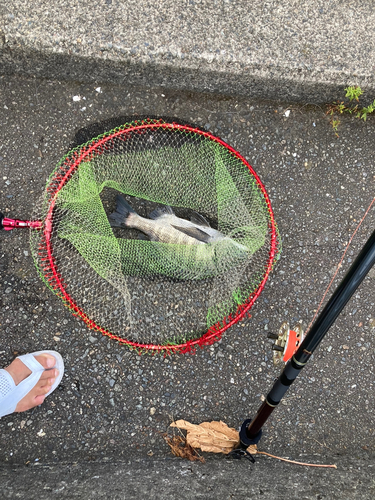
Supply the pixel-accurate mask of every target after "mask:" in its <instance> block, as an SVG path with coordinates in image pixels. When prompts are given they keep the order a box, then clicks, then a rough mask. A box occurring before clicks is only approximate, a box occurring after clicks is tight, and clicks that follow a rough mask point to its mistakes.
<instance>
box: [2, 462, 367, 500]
mask: <svg viewBox="0 0 375 500" xmlns="http://www.w3.org/2000/svg"><path fill="white" fill-rule="evenodd" d="M305 458H306V457H305ZM310 458H311V457H310ZM336 458H337V457H336ZM336 463H337V465H338V469H337V470H334V469H316V468H310V469H309V470H306V468H304V467H299V466H291V465H289V464H285V463H282V462H276V461H273V460H271V459H267V458H264V459H260V460H259V461H258V462H257V463H256V464H255V465H251V464H249V463H248V462H244V461H241V462H230V461H227V460H226V459H212V460H210V461H209V462H207V463H205V464H200V463H199V464H197V463H189V462H188V463H186V462H183V461H182V460H180V459H172V460H166V459H158V460H150V459H147V460H132V461H128V462H125V463H124V462H123V463H116V462H115V463H111V464H108V463H107V464H93V463H91V464H88V463H85V464H77V463H75V464H69V465H66V466H61V465H60V466H57V465H37V466H35V465H34V466H30V467H15V466H13V467H0V480H1V487H0V491H1V493H2V498H3V499H4V500H8V499H10V500H13V499H15V498H28V499H29V500H39V499H40V498H46V499H47V498H59V499H84V500H86V499H96V498H98V499H102V498H103V499H104V498H105V499H107V498H108V499H111V500H120V499H121V500H123V499H126V500H138V499H139V498H156V499H163V500H176V499H180V498H181V499H186V500H193V499H194V500H195V499H199V500H208V499H213V498H214V499H215V500H216V499H218V500H227V499H228V498H230V499H232V498H239V499H263V498H267V499H271V500H312V499H313V500H372V499H373V498H374V494H375V482H374V467H373V465H374V464H369V463H368V462H367V461H363V460H358V458H351V457H345V458H343V457H341V458H338V459H337V460H336Z"/></svg>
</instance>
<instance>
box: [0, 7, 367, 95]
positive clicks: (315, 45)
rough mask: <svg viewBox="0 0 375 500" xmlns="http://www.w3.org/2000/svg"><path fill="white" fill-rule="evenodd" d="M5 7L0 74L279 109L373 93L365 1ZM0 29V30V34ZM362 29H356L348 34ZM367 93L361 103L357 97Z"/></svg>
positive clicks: (1, 34)
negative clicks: (215, 97)
mask: <svg viewBox="0 0 375 500" xmlns="http://www.w3.org/2000/svg"><path fill="white" fill-rule="evenodd" d="M296 7H297V6H296V5H293V2H288V1H285V0H282V1H276V0H274V1H270V2H268V3H267V4H264V5H263V4H262V5H258V4H254V5H252V4H251V5H250V6H249V5H245V4H244V2H240V1H237V0H221V1H215V2H210V1H208V0H202V1H201V2H194V1H192V0H190V1H187V0H178V1H177V2H176V1H175V2H172V1H171V0H165V1H163V2H162V3H161V4H160V5H155V4H154V3H153V2H151V1H149V0H140V1H138V2H134V1H129V2H127V3H126V5H120V4H119V5H117V4H115V3H114V2H112V0H108V1H106V5H103V3H102V2H97V1H96V2H93V3H92V4H90V10H89V11H88V9H86V6H85V5H81V4H79V3H77V2H75V1H74V0H69V1H68V2H62V0H53V1H52V2H49V4H48V9H49V10H48V11H46V8H47V6H46V5H45V2H43V1H42V0H35V2H33V9H32V11H31V10H30V9H28V8H27V6H24V5H23V3H22V2H21V1H20V0H15V1H14V2H11V3H10V2H9V5H7V2H6V3H5V5H4V7H3V8H2V12H1V17H0V19H2V22H1V24H0V30H1V31H0V68H1V69H0V72H1V73H2V74H11V73H21V74H27V75H31V76H36V77H39V78H52V79H58V80H76V81H77V80H78V81H85V82H93V81H95V82H103V83H104V82H111V83H114V84H126V85H138V86H153V87H158V86H160V87H166V88H171V89H179V90H190V91H198V92H215V93H220V94H228V95H242V96H246V97H250V98H263V99H273V100H284V101H299V102H311V103H323V102H331V101H332V100H336V99H338V98H342V97H343V89H344V87H346V86H348V85H360V86H361V88H362V89H363V90H365V91H366V93H365V95H364V97H363V99H362V104H367V102H370V101H372V98H373V94H374V92H375V35H374V33H375V29H372V26H375V9H374V6H373V4H372V3H371V2H357V1H355V2H353V3H352V4H351V5H350V6H347V5H341V3H340V2H337V1H333V2H330V3H329V5H327V2H322V1H320V0H315V1H314V2H303V3H302V4H298V7H299V8H298V9H297V8H296ZM1 25H2V27H1ZM359 26H365V27H366V28H365V29H364V30H360V29H358V27H359ZM366 95H367V98H366Z"/></svg>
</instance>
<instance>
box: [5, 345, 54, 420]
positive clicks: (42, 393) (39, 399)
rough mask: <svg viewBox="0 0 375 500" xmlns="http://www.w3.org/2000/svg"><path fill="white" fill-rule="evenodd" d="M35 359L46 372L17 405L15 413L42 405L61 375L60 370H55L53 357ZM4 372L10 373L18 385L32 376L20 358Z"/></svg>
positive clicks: (41, 356)
mask: <svg viewBox="0 0 375 500" xmlns="http://www.w3.org/2000/svg"><path fill="white" fill-rule="evenodd" d="M35 359H36V360H37V361H38V362H39V363H40V364H41V365H42V366H43V368H45V370H44V371H43V372H42V374H41V376H40V379H39V381H38V382H37V384H36V385H35V386H34V387H33V388H32V389H31V391H30V392H28V393H27V394H26V396H25V397H24V398H22V399H21V401H20V402H19V403H18V404H17V406H16V409H15V410H14V411H15V412H21V411H26V410H30V408H34V406H38V405H41V404H42V403H43V401H44V399H45V397H46V394H47V392H49V391H50V390H51V387H52V386H53V384H54V383H55V380H56V377H57V376H58V374H59V370H57V369H56V368H53V366H55V364H56V359H55V358H54V357H53V356H52V355H50V354H40V355H39V356H35ZM4 370H6V371H7V372H8V373H10V375H11V376H12V378H13V380H14V383H15V384H16V385H18V384H19V383H20V382H22V380H25V378H27V377H28V376H29V375H30V374H31V370H29V368H27V366H26V365H25V364H24V363H23V362H22V361H21V360H20V359H19V358H16V359H15V360H14V361H13V362H12V363H11V364H10V365H9V366H8V367H6V368H4Z"/></svg>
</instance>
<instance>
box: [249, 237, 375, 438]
mask: <svg viewBox="0 0 375 500" xmlns="http://www.w3.org/2000/svg"><path fill="white" fill-rule="evenodd" d="M374 263H375V231H374V232H373V233H372V235H371V236H370V238H369V239H368V240H367V242H366V244H365V246H364V247H363V249H362V250H361V252H360V253H359V255H358V257H357V258H356V260H355V261H354V262H353V264H352V265H351V267H350V268H349V271H348V272H347V274H346V276H345V277H344V279H343V280H342V281H341V283H340V285H339V286H338V288H337V289H336V291H335V292H334V294H333V295H332V297H331V299H330V300H329V302H328V303H327V305H326V306H325V308H324V309H323V311H322V312H321V313H320V315H319V316H318V318H317V319H316V321H315V323H314V324H313V325H312V327H311V330H310V331H309V332H308V334H307V335H306V337H305V339H304V340H303V342H302V343H301V345H300V346H299V348H298V350H297V351H296V352H295V354H294V355H293V357H292V358H291V359H290V360H289V361H288V363H287V364H286V366H285V368H284V370H283V372H282V373H281V375H280V376H279V378H278V379H277V380H276V382H275V384H274V385H273V387H272V389H271V390H270V392H269V393H268V395H267V398H266V400H265V401H264V402H263V404H262V406H261V407H260V408H259V410H258V413H257V414H256V416H255V418H254V419H253V420H252V421H251V422H250V424H248V420H247V421H246V423H247V424H248V425H246V438H247V439H244V440H242V444H243V445H247V444H248V442H249V441H251V440H257V438H258V439H259V437H260V434H261V429H262V427H263V425H264V423H265V422H266V420H267V419H268V417H269V416H270V415H271V413H272V411H273V410H274V409H275V408H276V406H277V405H278V404H279V403H280V401H281V399H282V397H283V396H284V394H285V393H286V391H287V390H288V389H289V387H290V386H291V384H292V383H293V382H294V380H295V379H296V377H297V376H298V374H299V373H300V371H301V370H302V368H303V367H304V366H305V365H306V363H307V361H308V360H309V359H310V356H311V355H312V353H313V352H314V351H315V349H316V348H317V347H318V345H319V344H320V342H321V340H322V339H323V337H324V335H325V334H326V333H327V331H328V330H329V328H330V327H331V326H332V324H333V323H334V322H335V320H336V319H337V316H338V315H339V314H340V312H341V311H342V310H343V308H344V307H345V305H346V303H347V302H348V300H349V299H350V297H351V296H352V295H353V294H354V292H355V291H356V289H357V288H358V287H359V285H360V284H361V283H362V281H363V279H364V278H365V276H366V274H367V273H368V272H369V271H370V269H371V267H372V266H373V265H374ZM243 425H244V424H243ZM242 435H243V436H244V435H245V433H242Z"/></svg>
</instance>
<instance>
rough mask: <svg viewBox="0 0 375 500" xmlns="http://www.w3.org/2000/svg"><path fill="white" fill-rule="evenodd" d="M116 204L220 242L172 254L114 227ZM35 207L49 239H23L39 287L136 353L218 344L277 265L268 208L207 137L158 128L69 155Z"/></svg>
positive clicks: (114, 134)
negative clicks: (168, 214) (119, 200)
mask: <svg viewBox="0 0 375 500" xmlns="http://www.w3.org/2000/svg"><path fill="white" fill-rule="evenodd" d="M118 194H122V195H123V196H124V198H126V200H127V202H128V203H129V204H130V205H131V206H132V208H133V209H134V210H135V211H136V213H137V214H139V215H140V216H141V217H143V218H144V219H149V215H150V212H152V211H153V210H154V209H155V208H156V207H160V206H170V207H172V209H173V211H174V213H175V214H176V216H177V217H179V219H180V220H181V219H183V220H185V221H186V220H190V218H192V217H194V214H195V213H199V214H200V215H202V216H204V217H205V218H206V220H207V221H208V222H209V224H210V226H211V227H212V228H215V229H216V230H218V231H219V232H220V235H222V237H220V238H219V239H212V241H210V242H208V243H205V244H183V243H177V244H176V243H175V242H171V243H169V242H168V241H167V242H166V241H164V242H162V241H157V240H156V241H151V240H150V239H149V238H148V237H147V236H144V234H143V232H142V230H139V228H138V229H137V228H128V227H112V226H111V224H110V219H109V215H110V214H111V213H112V212H114V211H115V209H116V196H117V195H118ZM40 206H41V211H39V212H38V214H36V215H37V217H38V219H40V220H43V221H45V224H44V227H45V229H44V231H32V232H31V248H32V250H33V255H34V259H35V262H36V265H37V268H38V270H39V272H40V274H41V276H42V278H43V279H44V280H45V281H46V283H47V285H48V286H49V287H50V288H51V289H52V290H53V291H54V292H55V293H56V294H57V295H58V296H59V297H60V298H61V299H62V300H63V301H64V303H65V304H66V305H67V306H68V307H70V308H71V309H72V310H73V312H74V313H76V314H77V315H78V316H80V317H81V318H82V319H84V320H85V321H86V323H87V324H88V325H89V326H90V327H92V328H96V329H99V330H101V331H102V332H103V333H106V334H107V335H110V336H112V337H114V338H116V339H117V340H120V341H122V342H125V343H128V344H129V345H135V346H143V347H142V348H144V346H146V347H147V346H149V347H151V346H159V347H160V346H175V345H178V346H180V345H187V344H192V345H193V344H194V343H199V342H200V339H202V338H203V339H204V337H205V335H206V336H207V332H208V331H209V332H211V333H215V332H216V333H218V334H219V333H220V331H221V330H222V329H223V328H224V329H225V325H226V324H227V323H228V321H229V322H230V321H233V319H234V320H235V319H236V318H237V317H238V318H239V317H240V316H241V315H242V311H243V310H244V309H246V307H247V306H248V305H249V301H250V299H252V297H253V295H254V293H256V292H257V291H258V290H259V287H260V286H261V284H262V283H263V282H264V281H265V279H266V277H267V275H268V273H269V271H270V269H271V267H272V261H273V260H274V258H275V257H276V255H277V232H276V227H275V224H274V221H273V215H272V211H271V209H270V204H269V200H268V197H267V195H266V193H265V190H264V188H263V186H262V185H261V183H260V181H259V179H258V178H257V176H256V174H255V173H254V172H253V171H252V170H251V167H250V166H249V165H247V164H246V162H245V161H244V160H243V158H242V157H240V155H239V154H238V153H236V152H235V151H234V150H232V148H230V147H229V146H227V145H225V144H224V143H223V142H222V141H220V140H219V139H216V138H215V137H213V136H212V135H211V134H208V133H206V132H203V131H200V130H198V129H194V128H192V127H189V126H181V125H177V124H168V123H165V122H164V121H162V120H147V121H142V122H133V123H130V124H127V125H124V126H123V127H121V128H118V129H114V130H111V131H110V132H108V133H106V134H104V135H101V136H99V137H96V138H95V139H93V140H91V141H90V142H89V143H86V144H84V145H82V146H80V147H78V148H75V149H74V150H72V151H71V152H70V153H69V154H68V155H67V156H66V157H64V158H63V159H62V160H61V161H60V163H59V165H58V166H57V168H56V170H55V172H54V173H53V174H52V176H51V178H50V180H49V182H48V184H47V188H46V191H45V194H44V196H43V200H42V203H41V204H40ZM192 220H193V219H192ZM198 228H199V229H200V230H203V231H204V230H205V228H204V227H199V225H198ZM146 234H147V233H146ZM167 239H168V238H167ZM217 336H219V335H217ZM211 337H212V335H211ZM206 340H207V339H206ZM186 343H187V344H186ZM202 343H205V342H204V341H203V340H202Z"/></svg>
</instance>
